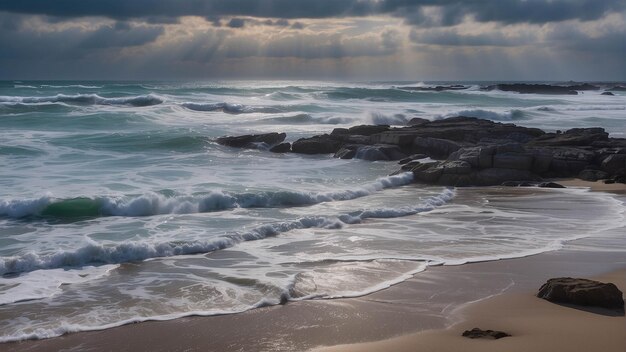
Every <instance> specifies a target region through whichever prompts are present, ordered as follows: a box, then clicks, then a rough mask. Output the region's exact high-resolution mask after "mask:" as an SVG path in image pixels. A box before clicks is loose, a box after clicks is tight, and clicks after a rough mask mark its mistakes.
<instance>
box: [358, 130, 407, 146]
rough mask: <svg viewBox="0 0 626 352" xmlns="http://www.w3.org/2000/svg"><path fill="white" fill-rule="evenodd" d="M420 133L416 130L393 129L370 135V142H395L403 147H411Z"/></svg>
mask: <svg viewBox="0 0 626 352" xmlns="http://www.w3.org/2000/svg"><path fill="white" fill-rule="evenodd" d="M417 135H418V133H417V132H416V131H414V130H402V129H400V130H397V129H396V130H391V131H386V132H382V133H377V134H373V135H371V136H370V140H369V143H370V144H393V145H399V146H402V147H410V146H411V144H413V140H414V139H415V137H416V136H417Z"/></svg>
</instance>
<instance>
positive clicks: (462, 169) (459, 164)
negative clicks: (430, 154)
mask: <svg viewBox="0 0 626 352" xmlns="http://www.w3.org/2000/svg"><path fill="white" fill-rule="evenodd" d="M441 167H442V168H443V173H444V174H452V175H467V174H469V173H470V172H472V165H470V164H469V163H468V162H466V161H462V160H456V161H446V162H444V163H442V164H441Z"/></svg>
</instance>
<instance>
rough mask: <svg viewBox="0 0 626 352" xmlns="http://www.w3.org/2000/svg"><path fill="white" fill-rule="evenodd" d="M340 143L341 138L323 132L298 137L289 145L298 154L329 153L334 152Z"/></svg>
mask: <svg viewBox="0 0 626 352" xmlns="http://www.w3.org/2000/svg"><path fill="white" fill-rule="evenodd" d="M342 144H343V143H342V142H341V140H338V139H335V138H333V137H331V136H330V135H328V134H324V135H321V136H314V137H311V138H300V139H298V140H297V141H295V142H293V144H292V145H291V151H292V152H294V153H299V154H331V153H336V152H337V151H338V150H339V148H341V146H342Z"/></svg>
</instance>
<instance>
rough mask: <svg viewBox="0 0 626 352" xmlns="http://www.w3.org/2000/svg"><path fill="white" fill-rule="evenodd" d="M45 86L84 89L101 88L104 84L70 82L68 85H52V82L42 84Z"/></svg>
mask: <svg viewBox="0 0 626 352" xmlns="http://www.w3.org/2000/svg"><path fill="white" fill-rule="evenodd" d="M41 87H43V88H83V89H101V88H103V87H102V86H90V85H84V84H68V85H51V84H42V85H41Z"/></svg>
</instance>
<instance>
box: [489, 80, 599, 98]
mask: <svg viewBox="0 0 626 352" xmlns="http://www.w3.org/2000/svg"><path fill="white" fill-rule="evenodd" d="M481 89H482V90H495V89H497V90H501V91H503V92H517V93H522V94H568V95H576V94H578V91H585V90H597V89H600V87H596V86H594V85H591V84H588V83H583V84H573V85H552V84H527V83H513V84H495V85H491V86H487V87H481Z"/></svg>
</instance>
